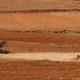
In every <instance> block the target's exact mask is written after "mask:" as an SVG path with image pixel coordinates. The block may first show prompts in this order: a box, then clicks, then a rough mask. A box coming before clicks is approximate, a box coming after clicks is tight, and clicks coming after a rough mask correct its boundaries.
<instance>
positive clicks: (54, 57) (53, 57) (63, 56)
mask: <svg viewBox="0 0 80 80" xmlns="http://www.w3.org/2000/svg"><path fill="white" fill-rule="evenodd" d="M77 55H80V53H14V54H0V58H1V59H12V60H16V59H19V60H50V61H76V58H77Z"/></svg>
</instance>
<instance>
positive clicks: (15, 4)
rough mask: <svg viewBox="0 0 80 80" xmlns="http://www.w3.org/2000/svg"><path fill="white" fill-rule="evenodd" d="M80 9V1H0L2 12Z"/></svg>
mask: <svg viewBox="0 0 80 80" xmlns="http://www.w3.org/2000/svg"><path fill="white" fill-rule="evenodd" d="M56 8H57V9H80V1H79V0H0V11H4V10H5V11H6V10H11V11H12V10H30V9H31V10H32V9H56Z"/></svg>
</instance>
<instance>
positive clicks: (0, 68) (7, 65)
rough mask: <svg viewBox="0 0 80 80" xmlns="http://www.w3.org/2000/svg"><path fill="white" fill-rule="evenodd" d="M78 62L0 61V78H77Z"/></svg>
mask: <svg viewBox="0 0 80 80" xmlns="http://www.w3.org/2000/svg"><path fill="white" fill-rule="evenodd" d="M79 73H80V63H74V62H49V61H3V62H2V61H0V79H1V80H10V79H11V80H14V79H16V80H25V79H28V80H51V79H52V80H54V78H56V79H57V80H60V79H61V80H64V79H65V80H72V79H73V80H79V79H80V74H79Z"/></svg>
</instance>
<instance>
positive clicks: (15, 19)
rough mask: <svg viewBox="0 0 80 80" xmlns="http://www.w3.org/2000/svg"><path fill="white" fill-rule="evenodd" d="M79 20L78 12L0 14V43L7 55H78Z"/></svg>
mask: <svg viewBox="0 0 80 80" xmlns="http://www.w3.org/2000/svg"><path fill="white" fill-rule="evenodd" d="M79 17H80V14H79V12H66V13H63V12H62V13H35V14H33V13H16V14H15V13H4V14H3V13H0V28H1V29H0V40H6V41H7V49H8V50H10V51H11V52H53V51H54V52H64V51H65V52H80V36H79V34H80V32H79V31H80V27H79V26H80V18H79ZM35 30H39V32H35ZM59 30H71V31H73V33H70V32H69V31H68V32H69V33H68V32H67V33H66V32H62V33H59V32H58V31H59ZM54 31H57V33H55V32H54ZM77 31H78V32H77ZM10 41H12V42H10ZM14 41H21V42H23V43H21V42H18V43H17V44H16V42H14ZM51 43H52V44H51ZM53 44H55V45H53Z"/></svg>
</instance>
